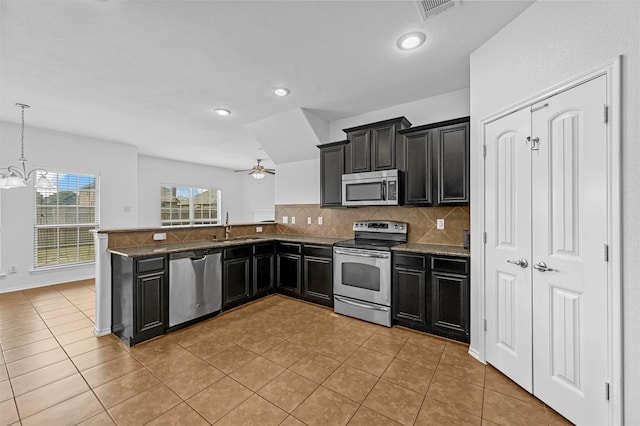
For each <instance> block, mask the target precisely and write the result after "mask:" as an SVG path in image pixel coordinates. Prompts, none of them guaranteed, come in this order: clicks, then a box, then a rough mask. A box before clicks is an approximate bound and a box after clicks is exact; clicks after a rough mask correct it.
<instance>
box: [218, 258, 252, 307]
mask: <svg viewBox="0 0 640 426" xmlns="http://www.w3.org/2000/svg"><path fill="white" fill-rule="evenodd" d="M223 268H224V269H223V271H222V283H223V286H222V295H223V297H224V299H223V303H222V307H223V308H228V307H231V306H234V305H238V304H240V303H242V302H246V301H248V300H249V297H251V258H248V257H247V258H243V259H234V260H225V261H224V262H223Z"/></svg>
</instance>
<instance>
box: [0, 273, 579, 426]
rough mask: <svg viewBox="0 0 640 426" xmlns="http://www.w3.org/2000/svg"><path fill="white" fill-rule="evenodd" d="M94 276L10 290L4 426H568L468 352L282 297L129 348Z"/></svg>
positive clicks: (0, 388)
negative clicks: (100, 311)
mask: <svg viewBox="0 0 640 426" xmlns="http://www.w3.org/2000/svg"><path fill="white" fill-rule="evenodd" d="M94 296H95V288H94V283H93V281H92V280H88V281H79V282H73V283H68V284H62V285H56V286H50V287H45V288H40V289H33V290H26V291H19V292H14V293H6V294H1V295H0V344H1V345H2V353H1V358H0V425H11V424H19V423H20V422H21V423H22V424H23V425H33V424H46V425H57V424H88V425H89V424H90V425H108V424H114V423H115V424H123V425H128V424H131V425H133V424H153V425H176V424H184V425H200V424H202V425H206V424H214V423H215V424H220V425H244V424H256V425H272V424H273V425H278V424H282V425H289V426H293V425H305V424H306V425H312V426H313V425H344V424H349V425H367V426H374V425H397V424H403V425H413V424H415V425H450V424H451V425H454V424H455V425H457V424H460V425H483V426H490V425H494V424H498V425H516V424H524V425H544V424H553V425H555V424H569V423H568V422H567V421H566V420H565V419H563V418H562V417H561V416H559V415H558V414H557V413H555V412H554V411H553V410H551V409H550V408H548V407H547V406H545V405H544V404H543V403H542V402H540V401H539V400H537V399H536V398H534V397H532V396H531V395H529V394H528V393H527V392H525V391H524V390H522V389H521V388H520V387H518V386H517V385H515V384H514V383H513V382H511V381H510V380H509V379H507V378H506V377H505V376H503V375H502V374H501V373H499V372H498V371H497V370H495V369H494V368H493V367H491V366H484V365H483V364H481V363H479V362H477V361H475V360H474V359H473V358H471V357H470V356H469V355H468V354H467V349H468V347H467V346H466V345H462V344H459V343H455V342H451V341H447V340H444V339H439V338H435V337H432V336H429V335H426V334H422V333H417V332H413V331H410V330H406V329H403V328H399V327H393V328H386V327H380V326H376V325H373V324H369V323H365V322H362V321H358V320H355V319H351V318H348V317H344V316H340V315H336V314H334V313H333V312H332V311H331V310H329V309H326V308H323V307H319V306H315V305H312V304H308V303H304V302H300V301H297V300H295V299H290V298H287V297H284V296H279V295H274V296H270V297H267V298H264V299H261V300H258V301H256V302H253V303H250V304H248V305H245V306H243V307H240V308H238V309H235V310H232V311H230V312H227V313H224V314H222V315H218V316H217V317H215V318H212V319H210V320H208V321H204V322H202V323H200V324H197V325H195V326H192V327H190V328H188V329H184V330H181V331H179V332H176V333H172V334H169V335H166V336H163V337H160V338H158V339H155V340H152V341H150V342H146V343H143V344H140V345H138V346H135V347H133V348H127V347H126V346H124V345H123V344H122V343H121V342H120V341H119V339H117V338H116V337H114V336H105V337H99V338H96V337H94V336H93V333H92V329H93V321H94V310H93V309H94Z"/></svg>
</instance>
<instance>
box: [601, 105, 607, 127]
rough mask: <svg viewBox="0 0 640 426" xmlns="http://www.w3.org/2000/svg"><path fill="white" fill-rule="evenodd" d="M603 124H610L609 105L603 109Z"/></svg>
mask: <svg viewBox="0 0 640 426" xmlns="http://www.w3.org/2000/svg"><path fill="white" fill-rule="evenodd" d="M602 122H603V123H604V124H607V123H608V122H609V105H605V106H604V109H603V116H602Z"/></svg>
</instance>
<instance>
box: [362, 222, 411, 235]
mask: <svg viewBox="0 0 640 426" xmlns="http://www.w3.org/2000/svg"><path fill="white" fill-rule="evenodd" d="M353 230H354V231H366V232H380V233H392V234H406V233H407V224H406V223H404V222H394V221H391V220H359V221H357V222H355V223H354V224H353Z"/></svg>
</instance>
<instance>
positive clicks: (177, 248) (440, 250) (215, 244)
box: [109, 234, 470, 257]
mask: <svg viewBox="0 0 640 426" xmlns="http://www.w3.org/2000/svg"><path fill="white" fill-rule="evenodd" d="M343 240H345V238H336V237H318V236H313V235H296V234H253V235H247V236H244V237H237V238H231V239H228V240H200V241H187V242H183V243H166V244H154V245H149V246H140V247H115V248H111V249H109V252H111V253H114V254H118V255H121V256H127V257H142V256H152V255H154V254H168V253H178V252H181V251H187V250H201V249H209V248H211V249H215V248H226V247H233V246H239V245H243V244H252V243H256V242H260V241H284V242H292V243H300V244H319V245H327V246H332V245H334V244H335V243H337V242H338V241H343ZM392 250H394V251H402V252H414V253H422V254H440V255H445V256H458V257H470V252H469V249H465V248H462V247H459V246H444V245H437V244H421V243H407V244H400V245H398V246H395V247H393V248H392Z"/></svg>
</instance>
